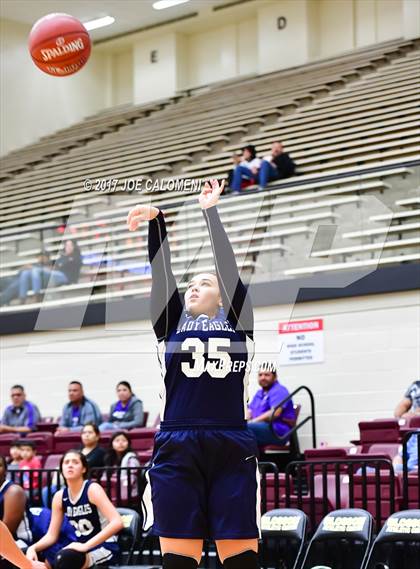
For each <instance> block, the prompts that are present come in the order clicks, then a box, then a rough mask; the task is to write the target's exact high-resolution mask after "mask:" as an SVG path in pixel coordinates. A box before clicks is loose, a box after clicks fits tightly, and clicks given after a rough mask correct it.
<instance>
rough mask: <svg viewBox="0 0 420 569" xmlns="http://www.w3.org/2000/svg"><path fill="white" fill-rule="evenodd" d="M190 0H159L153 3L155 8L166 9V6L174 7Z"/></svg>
mask: <svg viewBox="0 0 420 569" xmlns="http://www.w3.org/2000/svg"><path fill="white" fill-rule="evenodd" d="M189 1H190V0H158V1H157V2H154V3H153V8H154V9H155V10H164V9H165V8H172V6H177V5H178V4H185V2H189Z"/></svg>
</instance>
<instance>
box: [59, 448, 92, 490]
mask: <svg viewBox="0 0 420 569" xmlns="http://www.w3.org/2000/svg"><path fill="white" fill-rule="evenodd" d="M68 454H77V456H78V457H79V458H80V462H81V463H82V466H84V468H85V472H84V473H83V480H87V479H88V478H89V463H88V461H87V458H86V456H85V455H84V454H83V453H82V451H81V450H78V449H70V450H66V452H65V453H64V454H63V456H62V457H61V460H60V474H61V475H62V477H63V478H64V482H65V484H66V486H67V480H66V479H65V477H64V474H63V463H64V459H65V458H66V456H67V455H68Z"/></svg>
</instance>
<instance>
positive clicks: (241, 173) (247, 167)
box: [230, 144, 261, 193]
mask: <svg viewBox="0 0 420 569" xmlns="http://www.w3.org/2000/svg"><path fill="white" fill-rule="evenodd" d="M260 164H261V160H260V158H257V155H256V150H255V146H253V145H252V144H248V145H247V146H244V148H243V149H242V160H241V161H240V162H239V164H237V165H236V166H235V168H234V170H233V175H232V182H231V184H230V187H231V189H232V192H234V193H239V192H240V191H241V186H242V182H243V181H244V180H247V181H251V183H254V184H256V183H257V182H258V170H259V168H260Z"/></svg>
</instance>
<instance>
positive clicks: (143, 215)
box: [127, 205, 159, 231]
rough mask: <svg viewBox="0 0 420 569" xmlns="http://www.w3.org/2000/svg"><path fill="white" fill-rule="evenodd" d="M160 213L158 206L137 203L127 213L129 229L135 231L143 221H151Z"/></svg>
mask: <svg viewBox="0 0 420 569" xmlns="http://www.w3.org/2000/svg"><path fill="white" fill-rule="evenodd" d="M157 215H159V210H158V208H157V207H154V206H152V205H136V206H135V207H133V208H132V209H130V211H129V212H128V215H127V225H128V229H129V231H135V230H136V229H137V228H138V226H139V225H140V223H141V222H142V221H151V220H152V219H155V217H156V216H157Z"/></svg>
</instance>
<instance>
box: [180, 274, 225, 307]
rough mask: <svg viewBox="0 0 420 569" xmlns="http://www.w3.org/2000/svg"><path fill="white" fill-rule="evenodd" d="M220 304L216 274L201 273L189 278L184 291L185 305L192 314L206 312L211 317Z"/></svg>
mask: <svg viewBox="0 0 420 569" xmlns="http://www.w3.org/2000/svg"><path fill="white" fill-rule="evenodd" d="M220 305H221V298H220V291H219V283H218V281H217V277H216V275H213V274H211V273H202V274H199V275H196V276H195V277H194V278H193V279H191V280H190V282H189V283H188V286H187V290H186V292H185V307H186V309H187V310H188V312H189V313H190V314H191V315H192V316H198V315H199V314H207V316H209V317H213V316H215V315H216V314H217V311H218V309H219V306H220Z"/></svg>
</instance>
